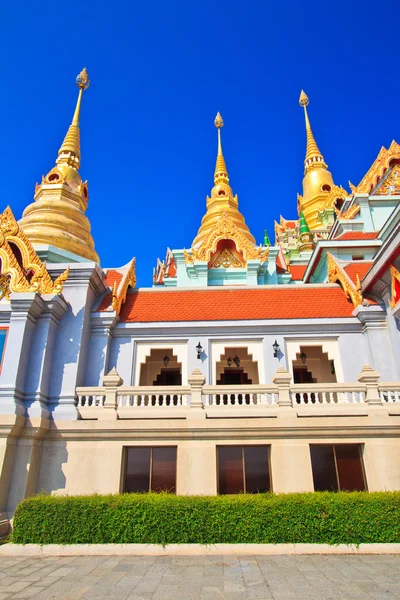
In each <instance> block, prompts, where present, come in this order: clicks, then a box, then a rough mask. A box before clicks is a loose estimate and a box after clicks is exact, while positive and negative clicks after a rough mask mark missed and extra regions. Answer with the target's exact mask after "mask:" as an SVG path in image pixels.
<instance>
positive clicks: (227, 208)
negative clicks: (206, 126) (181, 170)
mask: <svg viewBox="0 0 400 600" xmlns="http://www.w3.org/2000/svg"><path fill="white" fill-rule="evenodd" d="M214 125H215V127H216V128H217V130H218V155H217V162H216V165H215V173H214V187H213V188H212V190H211V198H209V197H208V196H207V200H206V206H207V212H206V214H205V215H204V217H203V219H202V221H201V225H200V229H199V231H198V232H197V236H196V237H195V239H194V240H193V244H192V248H194V249H195V248H198V247H199V246H200V244H201V243H202V242H203V243H204V242H206V240H207V239H208V237H209V235H210V233H211V232H212V231H213V230H214V228H215V226H216V225H217V223H218V221H220V220H221V219H222V218H224V219H226V218H227V217H228V218H229V221H230V222H232V224H233V225H234V226H235V229H236V230H237V231H238V232H240V234H242V236H244V238H245V239H246V241H247V242H250V244H252V245H255V239H254V237H253V236H252V235H251V233H250V230H249V228H248V227H247V225H246V222H245V220H244V217H243V215H242V214H241V213H240V212H239V207H238V197H237V195H236V196H234V195H233V191H232V188H231V186H230V185H229V177H228V170H227V168H226V164H225V159H224V155H223V154H222V144H221V128H222V127H223V125H224V121H223V119H222V117H221V115H220V114H219V113H218V114H217V116H216V117H215V121H214Z"/></svg>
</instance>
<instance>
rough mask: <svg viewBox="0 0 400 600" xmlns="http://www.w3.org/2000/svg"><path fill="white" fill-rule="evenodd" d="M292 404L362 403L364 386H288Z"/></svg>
mask: <svg viewBox="0 0 400 600" xmlns="http://www.w3.org/2000/svg"><path fill="white" fill-rule="evenodd" d="M290 395H291V399H292V405H293V406H296V405H299V404H362V403H364V402H365V386H363V385H360V384H343V383H342V384H340V383H325V384H323V383H320V384H318V383H311V384H310V383H308V384H293V385H291V386H290Z"/></svg>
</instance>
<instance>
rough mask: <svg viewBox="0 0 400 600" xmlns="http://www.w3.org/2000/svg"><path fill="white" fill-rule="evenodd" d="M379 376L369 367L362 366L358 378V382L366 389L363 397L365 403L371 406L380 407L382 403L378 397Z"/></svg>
mask: <svg viewBox="0 0 400 600" xmlns="http://www.w3.org/2000/svg"><path fill="white" fill-rule="evenodd" d="M380 376H381V374H380V373H378V371H375V370H374V369H373V368H372V367H370V366H369V365H364V366H363V368H362V371H361V373H360V374H359V376H358V381H359V382H360V383H363V384H364V385H365V386H366V388H367V393H366V396H365V402H367V403H368V404H371V405H374V404H376V405H382V401H381V398H380V395H379V387H378V380H379V377H380Z"/></svg>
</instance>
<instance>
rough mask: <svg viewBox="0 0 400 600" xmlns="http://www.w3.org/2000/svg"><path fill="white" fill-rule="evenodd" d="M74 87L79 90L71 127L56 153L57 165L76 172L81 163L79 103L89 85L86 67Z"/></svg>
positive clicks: (78, 76)
mask: <svg viewBox="0 0 400 600" xmlns="http://www.w3.org/2000/svg"><path fill="white" fill-rule="evenodd" d="M76 85H77V86H78V88H79V94H78V100H77V103H76V108H75V112H74V116H73V117H72V122H71V125H70V126H69V129H68V131H67V135H66V136H65V138H64V141H63V143H62V145H61V148H60V149H59V151H58V158H57V160H56V163H57V165H68V166H70V167H72V168H73V169H76V170H78V169H79V167H80V161H81V143H80V132H79V117H80V112H81V102H82V93H83V90H87V89H88V87H89V85H90V79H89V76H88V72H87V70H86V67H85V68H84V69H82V71H81V72H80V73H79V74H78V75H77V78H76Z"/></svg>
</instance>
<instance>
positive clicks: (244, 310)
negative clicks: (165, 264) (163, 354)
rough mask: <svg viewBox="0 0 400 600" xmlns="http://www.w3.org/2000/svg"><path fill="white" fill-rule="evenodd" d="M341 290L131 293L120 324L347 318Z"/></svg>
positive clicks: (289, 288)
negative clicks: (127, 322) (126, 322)
mask: <svg viewBox="0 0 400 600" xmlns="http://www.w3.org/2000/svg"><path fill="white" fill-rule="evenodd" d="M353 310H354V307H353V305H352V304H351V302H349V301H348V300H347V299H346V297H345V295H344V293H343V290H342V288H341V287H340V286H339V285H338V286H337V287H320V286H312V285H307V286H289V285H288V286H286V285H282V288H281V289H280V288H276V287H271V288H261V289H237V290H232V289H230V290H168V291H164V290H163V291H156V290H155V291H153V290H149V291H146V290H136V291H134V292H130V293H129V294H128V295H127V298H126V301H125V304H124V305H123V307H122V309H121V313H120V318H121V321H122V322H124V321H129V322H135V323H155V322H168V321H171V322H174V321H251V320H255V319H257V320H258V319H260V320H264V319H317V318H335V317H351V316H352V312H353Z"/></svg>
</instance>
